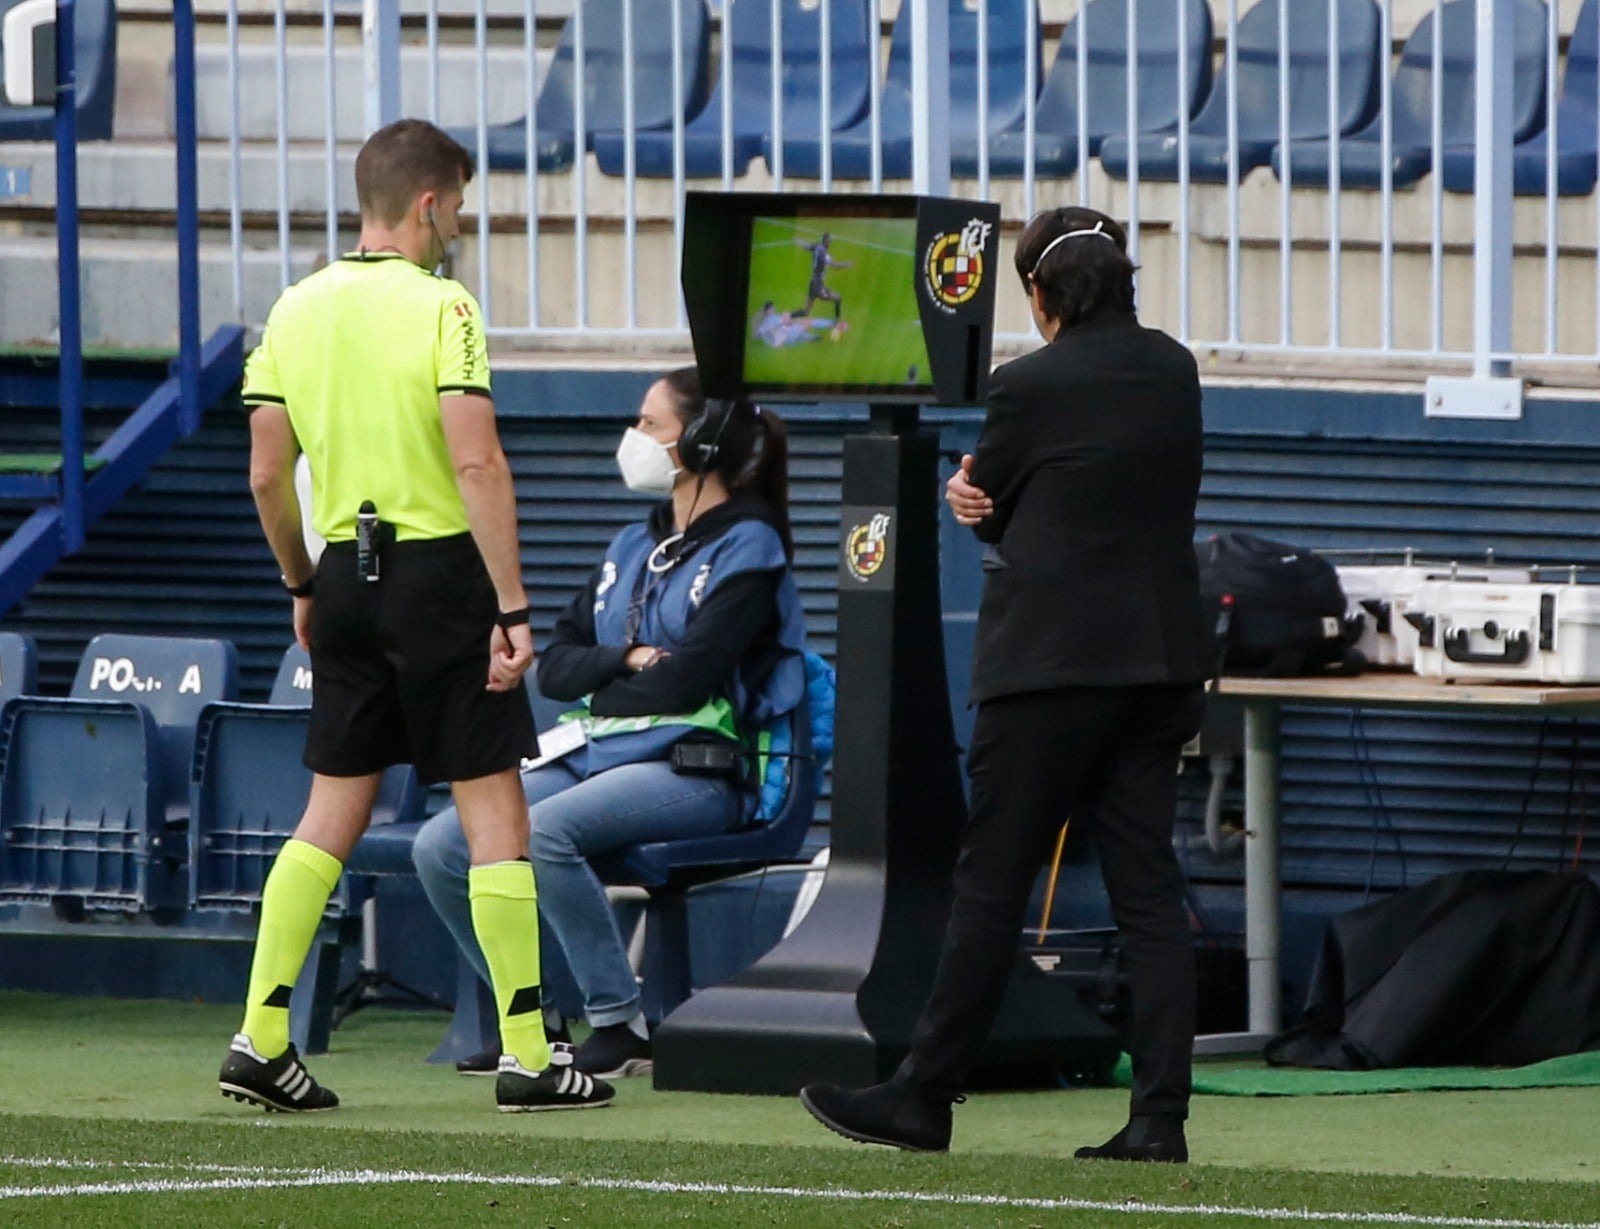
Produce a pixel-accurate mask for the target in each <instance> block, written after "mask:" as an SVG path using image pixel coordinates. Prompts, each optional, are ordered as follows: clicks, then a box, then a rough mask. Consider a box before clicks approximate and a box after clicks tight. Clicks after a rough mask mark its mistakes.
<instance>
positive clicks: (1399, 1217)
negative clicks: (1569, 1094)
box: [0, 1157, 1600, 1229]
mask: <svg viewBox="0 0 1600 1229" xmlns="http://www.w3.org/2000/svg"><path fill="white" fill-rule="evenodd" d="M8 1160H9V1163H13V1164H27V1163H30V1162H26V1161H22V1160H20V1159H8V1158H3V1157H0V1163H7V1162H8ZM31 1163H32V1164H34V1165H37V1166H39V1167H48V1168H80V1169H107V1168H121V1167H123V1165H124V1163H122V1162H109V1163H108V1162H94V1161H82V1162H78V1161H63V1160H56V1159H44V1160H39V1161H33V1162H31ZM129 1164H133V1163H129ZM146 1164H148V1165H149V1167H151V1168H162V1166H160V1165H159V1164H157V1163H146ZM168 1168H185V1169H201V1168H206V1167H203V1166H187V1165H184V1166H180V1165H176V1164H174V1165H172V1166H168ZM211 1168H212V1169H213V1170H224V1169H229V1168H230V1167H226V1166H214V1167H211ZM237 1168H238V1170H239V1171H240V1172H241V1173H259V1174H261V1175H263V1176H258V1177H244V1176H237V1177H219V1178H213V1179H207V1180H203V1181H196V1180H193V1179H185V1178H178V1179H155V1180H144V1181H128V1182H93V1183H79V1184H71V1185H68V1184H61V1185H55V1186H3V1187H0V1199H26V1198H63V1197H70V1196H82V1195H149V1194H193V1193H197V1192H204V1191H240V1190H272V1189H284V1190H287V1189H292V1188H304V1187H318V1186H398V1185H406V1184H414V1185H433V1186H526V1187H543V1188H549V1187H558V1186H566V1187H571V1188H573V1189H575V1190H608V1191H632V1192H638V1193H642V1194H653V1195H762V1196H768V1197H776V1198H785V1199H814V1200H828V1201H838V1202H865V1203H920V1204H930V1205H935V1206H944V1207H985V1208H1018V1209H1026V1210H1028V1211H1060V1212H1113V1213H1123V1214H1132V1215H1136V1216H1151V1215H1164V1216H1237V1217H1240V1218H1242V1219H1246V1220H1262V1221H1273V1222H1277V1223H1283V1222H1294V1223H1304V1224H1340V1225H1417V1226H1427V1227H1429V1229H1600V1222H1595V1221H1582V1222H1574V1221H1542V1220H1515V1219H1504V1218H1499V1217H1482V1216H1421V1215H1417V1214H1415V1213H1409V1212H1339V1211H1315V1210H1313V1209H1310V1208H1258V1207H1250V1206H1228V1205H1226V1204H1184V1203H1175V1204H1161V1203H1145V1202H1142V1201H1139V1200H1132V1199H1130V1200H1122V1201H1118V1202H1112V1201H1110V1200H1098V1199H1044V1198H1029V1197H1026V1196H1019V1195H963V1194H940V1193H937V1192H929V1191H887V1190H852V1189H849V1188H844V1187H820V1188H817V1187H803V1186H748V1185H744V1184H738V1183H726V1182H663V1181H659V1180H645V1179H638V1178H572V1179H568V1178H554V1177H544V1176H539V1175H530V1174H479V1173H448V1174H438V1173H432V1174H431V1173H422V1172H419V1171H416V1170H407V1169H401V1170H376V1169H352V1170H344V1169H308V1170H280V1171H273V1170H256V1169H250V1168H246V1167H243V1166H241V1167H237Z"/></svg>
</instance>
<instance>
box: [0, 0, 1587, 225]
mask: <svg viewBox="0 0 1600 1229" xmlns="http://www.w3.org/2000/svg"><path fill="white" fill-rule="evenodd" d="M1331 2H1332V8H1333V10H1334V12H1333V21H1332V22H1331V23H1330V11H1329V10H1330V0H1289V2H1288V4H1287V5H1286V7H1285V10H1284V15H1286V18H1287V20H1280V16H1281V15H1280V8H1279V2H1278V0H1259V2H1258V3H1257V4H1255V5H1254V7H1252V8H1251V9H1249V10H1248V11H1247V12H1246V13H1244V15H1243V16H1242V17H1241V18H1240V19H1239V22H1238V25H1237V28H1236V29H1235V30H1234V31H1233V33H1232V38H1231V41H1232V43H1233V50H1234V52H1235V53H1236V56H1237V62H1238V71H1237V79H1236V80H1237V87H1236V90H1235V91H1234V93H1235V95H1236V98H1230V96H1229V90H1228V88H1227V80H1226V78H1225V77H1224V76H1220V75H1219V76H1217V78H1216V87H1215V88H1214V89H1213V88H1212V86H1213V69H1212V20H1211V8H1210V6H1209V5H1208V4H1207V3H1206V2H1205V0H1090V2H1089V3H1088V4H1086V5H1085V6H1084V8H1083V10H1082V12H1081V13H1080V14H1079V15H1077V16H1075V17H1074V18H1073V19H1072V20H1071V21H1070V22H1069V23H1068V24H1067V26H1066V28H1065V30H1064V32H1063V34H1062V37H1061V41H1060V44H1059V46H1058V48H1057V52H1056V57H1055V60H1054V63H1053V65H1052V67H1051V69H1050V71H1049V72H1048V73H1047V74H1045V75H1044V78H1043V81H1042V83H1041V84H1040V89H1039V92H1038V95H1037V98H1036V109H1035V113H1034V128H1033V135H1032V141H1031V142H1030V141H1029V139H1028V135H1027V133H1026V131H1025V113H1024V109H1025V99H1026V80H1027V74H1026V72H1025V64H1026V60H1027V57H1028V55H1029V52H1030V48H1031V49H1032V54H1033V55H1034V56H1035V57H1036V58H1037V57H1038V55H1039V48H1040V31H1039V25H1038V20H1037V15H1036V12H1032V11H1030V6H1029V5H1028V3H1027V0H989V2H988V4H987V22H986V30H985V31H984V33H985V34H986V39H987V55H988V60H989V75H988V90H987V99H986V103H987V118H986V125H987V140H986V142H982V143H980V141H979V139H978V136H977V133H978V130H979V122H980V120H979V92H980V86H979V62H978V61H979V54H978V48H979V46H980V38H979V30H978V23H979V20H980V19H979V14H978V12H977V6H976V5H975V4H974V3H972V2H971V0H950V48H951V54H950V106H949V111H948V114H949V120H950V142H951V157H952V166H953V169H954V171H955V173H956V174H957V175H963V176H972V175H976V174H977V173H978V171H979V169H980V144H981V145H983V146H986V151H987V156H988V169H989V173H990V174H991V175H994V176H999V177H1010V176H1017V175H1021V174H1023V173H1024V172H1025V168H1026V167H1027V165H1028V163H1029V160H1030V159H1029V152H1030V149H1031V155H1032V157H1031V162H1032V165H1033V168H1034V170H1035V173H1036V174H1039V175H1042V176H1067V175H1071V174H1072V173H1074V172H1075V171H1076V170H1077V168H1078V167H1079V165H1080V164H1081V163H1082V161H1083V160H1084V157H1085V156H1095V155H1098V156H1099V158H1100V161H1101V165H1102V166H1103V167H1104V169H1105V170H1106V171H1107V172H1108V173H1109V174H1110V175H1112V176H1113V177H1115V178H1119V179H1124V178H1127V177H1128V176H1129V174H1130V172H1131V170H1132V168H1133V167H1134V165H1135V163H1136V165H1137V171H1138V175H1139V177H1140V178H1141V179H1147V180H1163V181H1168V182H1171V181H1176V180H1177V179H1178V178H1179V177H1180V172H1181V170H1182V167H1181V166H1180V160H1181V159H1182V157H1183V153H1184V150H1183V149H1182V147H1181V146H1180V141H1179V136H1178V132H1177V128H1178V124H1179V117H1180V115H1182V114H1187V115H1188V116H1189V117H1190V119H1191V124H1190V128H1189V133H1188V138H1187V170H1188V174H1189V177H1190V178H1191V179H1193V180H1195V181H1197V182H1213V183H1220V182H1224V181H1226V179H1227V176H1228V165H1229V153H1230V149H1236V150H1237V165H1238V173H1239V174H1240V175H1241V176H1243V175H1245V174H1246V173H1248V172H1249V171H1250V170H1252V169H1254V168H1256V167H1260V166H1266V165H1270V166H1271V167H1272V169H1273V171H1274V173H1275V174H1277V175H1278V176H1279V177H1280V178H1283V177H1284V176H1285V175H1287V176H1288V177H1289V178H1290V179H1291V180H1292V181H1299V182H1302V183H1304V182H1311V183H1317V182H1321V183H1326V182H1328V181H1329V175H1330V168H1331V167H1332V165H1333V164H1334V163H1335V157H1334V154H1335V148H1334V144H1333V142H1332V140H1331V139H1330V138H1331V137H1332V136H1333V134H1334V133H1335V132H1336V133H1337V134H1338V137H1339V141H1338V146H1337V160H1336V164H1337V170H1338V175H1339V180H1340V182H1341V183H1342V185H1343V186H1345V187H1347V188H1367V189H1375V188H1378V187H1379V186H1381V184H1382V181H1383V166H1384V161H1385V159H1384V151H1383V142H1384V139H1385V132H1386V129H1387V134H1388V139H1389V142H1390V147H1391V148H1390V151H1389V163H1390V174H1391V182H1392V183H1393V184H1394V185H1395V186H1396V187H1401V188H1403V187H1407V186H1410V185H1412V184H1414V183H1416V182H1417V181H1418V180H1419V179H1420V178H1422V176H1424V175H1425V174H1427V173H1428V172H1429V171H1430V170H1431V169H1432V167H1433V149H1432V123H1433V63H1434V39H1435V30H1434V27H1435V25H1436V24H1437V25H1438V27H1439V30H1438V37H1439V42H1440V67H1441V72H1440V85H1439V91H1440V103H1441V106H1440V112H1441V119H1442V128H1441V151H1440V171H1441V174H1442V179H1443V184H1444V187H1445V188H1446V190H1448V191H1452V192H1470V191H1471V190H1472V186H1473V177H1474V171H1475V166H1476V157H1475V152H1474V131H1473V125H1474V103H1473V88H1474V87H1473V79H1474V62H1475V50H1476V49H1475V42H1474V39H1475V28H1474V27H1475V21H1476V0H1449V3H1446V4H1444V5H1442V6H1440V7H1439V8H1438V9H1437V10H1435V11H1432V12H1429V13H1428V14H1427V15H1426V16H1424V18H1423V19H1422V21H1421V22H1420V23H1419V24H1418V25H1417V27H1416V29H1415V30H1414V31H1413V32H1412V33H1411V35H1410V37H1409V38H1407V40H1406V42H1405V45H1404V47H1403V49H1402V51H1401V56H1400V62H1399V65H1398V66H1397V68H1396V69H1395V73H1394V77H1393V81H1392V88H1391V97H1392V100H1393V105H1392V114H1391V116H1390V117H1389V119H1388V121H1387V124H1386V123H1385V120H1384V118H1383V117H1381V116H1379V114H1378V105H1379V98H1380V85H1381V74H1382V73H1383V72H1384V71H1385V68H1386V64H1387V56H1386V54H1385V48H1384V47H1383V46H1382V45H1381V42H1380V37H1379V36H1380V33H1381V31H1380V22H1379V18H1378V9H1377V6H1376V5H1375V4H1374V3H1373V0H1331ZM16 3H18V0H0V16H3V14H4V13H5V12H6V11H7V10H9V9H10V8H12V7H14V6H15V4H16ZM777 3H778V6H779V10H780V23H779V25H780V29H779V32H778V33H779V46H780V48H781V56H780V58H781V61H782V63H783V65H784V71H783V73H782V80H781V87H780V89H781V105H782V132H783V134H784V135H783V139H782V140H781V141H780V140H778V139H777V138H776V136H775V125H774V123H773V119H772V115H773V108H772V102H773V83H772V62H773V56H772V42H773V23H772V17H771V0H732V3H731V4H730V5H729V8H728V14H729V16H728V37H729V40H730V46H729V55H728V61H727V62H728V63H729V71H728V73H727V75H726V76H725V77H724V78H723V79H721V80H718V81H717V82H716V84H715V86H714V87H713V85H712V76H713V70H714V68H715V66H716V65H717V64H719V63H722V62H723V60H722V57H721V56H720V55H714V54H713V51H712V37H711V22H710V17H709V14H708V11H707V9H706V7H705V5H704V3H703V2H702V0H585V2H584V4H583V6H582V13H583V19H584V20H583V26H584V54H583V70H582V77H583V83H584V88H583V95H584V116H583V123H582V128H583V132H584V144H585V148H586V149H587V150H591V151H593V153H594V154H595V157H596V160H597V162H598V163H599V166H600V169H601V170H602V171H603V172H605V173H606V174H609V175H622V174H624V173H625V172H626V170H627V168H628V165H629V163H630V161H631V163H632V167H633V171H634V173H635V174H637V175H641V176H646V177H670V176H672V175H673V174H674V172H675V169H676V168H675V160H676V155H675V151H674V138H673V132H672V127H673V124H674V122H675V120H676V119H677V117H679V116H681V117H682V118H683V121H684V131H683V170H684V173H685V174H686V175H688V176H690V177H713V176H719V175H721V174H722V173H723V171H724V164H725V161H726V167H727V169H728V171H729V172H730V173H731V174H733V175H736V176H737V175H742V174H744V173H745V172H746V170H747V169H748V168H749V165H750V162H751V161H752V160H753V159H754V158H756V157H757V156H758V155H759V156H761V157H763V158H764V159H765V161H766V162H767V164H768V166H769V167H770V168H772V169H773V170H776V169H777V167H778V165H779V164H780V161H781V165H782V169H783V171H784V173H785V174H787V175H793V176H798V177H802V178H817V177H819V176H820V175H821V173H822V169H823V162H824V153H825V151H824V147H823V142H822V141H821V139H820V133H821V131H822V129H823V124H824V120H823V108H822V99H823V96H824V90H823V78H824V67H823V66H824V59H825V57H824V55H823V44H824V39H823V18H822V14H823V8H824V5H823V4H822V3H818V0H777ZM1512 3H1513V4H1514V6H1515V28H1516V47H1515V68H1514V74H1513V100H1512V127H1513V131H1514V133H1515V140H1516V148H1515V151H1514V162H1513V168H1514V169H1513V176H1514V182H1515V188H1516V191H1517V192H1518V193H1521V194H1530V195H1538V194H1543V193H1544V192H1545V191H1546V189H1547V185H1548V183H1549V181H1550V177H1551V176H1552V174H1553V178H1554V183H1555V187H1556V190H1557V191H1558V192H1559V193H1560V194H1561V195H1579V196H1582V195H1587V194H1588V193H1589V192H1590V191H1592V190H1593V188H1594V184H1595V182H1596V173H1597V165H1600V88H1597V82H1600V72H1597V63H1600V28H1597V23H1600V0H1584V3H1583V6H1582V8H1581V10H1580V11H1579V14H1578V19H1577V24H1576V27H1575V29H1574V31H1573V34H1572V38H1571V42H1570V49H1569V51H1568V54H1567V57H1566V73H1565V78H1564V80H1563V82H1562V88H1561V92H1560V95H1559V102H1558V105H1557V108H1556V111H1555V113H1554V115H1549V114H1547V111H1548V108H1547V105H1546V103H1547V89H1546V84H1547V83H1546V72H1547V60H1548V57H1547V54H1546V39H1547V23H1546V10H1545V7H1544V5H1543V4H1542V3H1539V0H1512ZM1130 5H1131V6H1132V8H1133V10H1134V19H1135V24H1136V28H1137V35H1136V44H1135V47H1134V50H1133V59H1134V61H1135V63H1136V66H1137V93H1136V97H1135V99H1134V103H1133V129H1134V136H1133V139H1132V140H1131V141H1130V139H1129V135H1128V129H1129V102H1128V86H1129V74H1128V59H1129V44H1128V11H1129V7H1130ZM1180 6H1181V8H1182V9H1183V11H1184V13H1185V20H1184V23H1183V24H1184V27H1185V29H1184V37H1183V39H1182V42H1181V45H1180V40H1179V22H1178V19H1177V14H1178V11H1179V7H1180ZM826 8H827V16H828V21H827V25H828V38H827V44H828V46H829V47H830V48H831V56H829V57H826V58H827V77H828V82H829V88H828V90H827V91H826V94H827V97H828V99H829V100H830V105H829V108H828V116H827V124H828V126H829V127H830V128H831V130H832V139H831V140H830V141H829V142H828V148H827V150H826V156H827V159H828V161H829V164H830V167H831V171H832V173H833V174H834V175H835V176H838V177H840V178H844V179H865V178H868V177H870V175H871V173H872V154H873V145H874V142H873V128H872V120H871V117H870V115H869V113H868V112H869V105H870V98H871V83H870V81H869V80H868V73H869V71H871V67H872V66H873V65H875V64H876V63H877V57H876V54H875V52H876V46H877V44H876V39H877V25H876V5H875V3H873V2H872V0H826ZM625 9H629V10H631V13H632V17H633V21H632V24H633V30H632V43H633V54H634V69H633V73H632V81H631V85H632V96H633V104H634V116H633V124H634V136H633V140H632V142H631V143H630V142H629V141H628V139H627V137H626V135H625V132H624V129H625V126H626V123H627V116H626V107H625V96H626V94H627V92H628V85H629V81H628V73H627V71H626V69H625V67H624V65H625V61H624V56H623V50H624V48H623V43H624V30H625V23H624V20H623V14H624V11H625ZM674 16H675V17H676V24H677V27H678V29H677V40H678V46H679V49H680V54H679V59H678V63H677V66H676V68H677V71H676V78H675V74H674V67H675V66H674V57H673V38H674V33H673V24H674V22H673V18H674ZM909 26H910V23H909V22H908V21H903V20H902V21H897V22H896V24H895V28H894V33H893V37H892V39H891V45H890V52H889V65H888V71H887V75H886V77H885V79H884V82H883V88H882V91H881V98H880V110H879V119H878V124H879V135H878V142H877V146H878V149H879V151H880V169H881V173H882V175H883V176H884V177H885V178H889V179H903V178H906V177H908V176H909V175H910V173H911V114H912V108H911V45H910V34H909ZM1330 26H1336V29H1337V40H1338V42H1337V52H1336V55H1335V56H1334V58H1333V59H1334V65H1335V66H1336V67H1335V68H1334V69H1333V70H1332V71H1330V58H1329V54H1328V48H1329V37H1330ZM577 29H578V23H577V21H575V20H573V21H569V22H568V23H567V26H566V28H565V30H564V32H563V35H562V37H561V41H560V44H559V46H558V48H557V50H556V54H555V58H554V62H553V64H552V66H551V69H550V71H549V72H548V73H547V74H546V78H545V81H544V84H543V86H542V88H541V90H540V93H539V96H538V100H537V105H536V110H535V115H536V116H537V118H538V125H537V128H536V129H535V130H534V131H533V132H531V133H530V132H529V131H528V124H527V122H526V117H524V118H523V119H521V120H516V121H513V122H511V123H508V124H499V125H495V126H492V127H491V128H490V129H489V130H488V135H487V144H486V146H485V148H484V150H483V155H484V159H485V161H486V162H487V164H488V166H489V167H490V168H491V169H495V170H510V171H519V170H525V169H526V167H527V165H528V160H529V157H530V154H531V156H532V158H533V160H534V162H535V163H536V165H537V166H538V169H539V170H541V171H544V172H554V171H561V170H565V169H567V168H570V167H571V166H572V164H573V162H574V161H575V158H576V153H577V150H576V146H575V143H574V140H573V134H574V120H573V113H574V81H575V79H576V76H577V72H576V60H577V56H576V49H577ZM1080 39H1082V40H1084V41H1085V42H1086V46H1087V48H1088V52H1087V55H1086V57H1085V61H1086V62H1085V66H1084V67H1085V74H1084V75H1085V82H1084V85H1085V88H1084V91H1083V97H1084V98H1086V99H1087V107H1086V114H1085V115H1084V116H1083V117H1082V132H1081V134H1080V117H1079V116H1078V106H1077V102H1078V98H1079V88H1078V87H1079V81H1078V68H1079V65H1078V51H1077V48H1078V43H1079V41H1080ZM76 43H77V48H78V83H79V84H78V98H79V108H78V109H79V116H78V122H79V131H80V136H81V137H83V138H84V139H107V138H109V137H110V136H111V133H112V101H113V96H114V94H115V88H116V7H115V3H114V0H80V2H79V4H78V5H77V38H76ZM1280 59H1286V62H1287V66H1288V88H1287V90H1283V89H1281V88H1280ZM1036 62H1037V61H1036ZM1180 63H1181V64H1182V66H1183V67H1182V70H1181V71H1180V67H1179V66H1180ZM1180 82H1181V83H1182V84H1184V85H1185V86H1186V87H1187V88H1186V89H1184V90H1183V91H1182V97H1180V96H1179V95H1180ZM1330 95H1331V96H1333V97H1334V99H1335V104H1336V105H1335V107H1334V119H1333V120H1332V121H1330V109H1329V98H1330ZM1285 96H1286V102H1287V116H1286V117H1285V116H1284V115H1283V114H1282V106H1281V101H1280V100H1284V99H1285ZM724 111H726V112H727V115H728V120H729V125H730V138H729V140H728V141H727V142H726V143H725V142H724V140H723V120H724ZM1230 122H1234V123H1236V125H1237V137H1236V140H1232V141H1230V138H1229V126H1230ZM52 133H53V128H52V119H51V114H50V111H49V109H48V108H43V107H30V108H17V107H10V106H7V105H6V104H5V103H4V102H3V101H0V140H50V139H52ZM1285 133H1286V134H1287V136H1288V142H1287V145H1285V144H1284V143H1283V139H1282V138H1283V136H1284V134H1285ZM456 135H457V136H458V137H460V138H461V139H462V140H463V141H464V142H465V143H466V144H467V145H468V146H469V147H471V148H476V146H477V133H476V131H475V130H461V131H458V132H457V134H456ZM1080 135H1081V136H1083V137H1084V138H1086V141H1087V149H1086V150H1084V151H1080V150H1079V148H1078V145H1079V140H1080ZM725 146H726V148H725Z"/></svg>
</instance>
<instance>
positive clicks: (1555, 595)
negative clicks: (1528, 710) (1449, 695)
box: [1411, 581, 1600, 683]
mask: <svg viewBox="0 0 1600 1229" xmlns="http://www.w3.org/2000/svg"><path fill="white" fill-rule="evenodd" d="M1411 615H1412V622H1413V623H1414V624H1416V625H1417V626H1416V631H1417V634H1418V640H1417V656H1416V672H1417V673H1418V674H1421V675H1426V676H1429V677H1432V678H1445V679H1474V678H1477V679H1520V680H1523V681H1525V682H1539V683H1594V682H1600V585H1584V584H1575V583H1572V584H1538V583H1528V584H1500V583H1495V582H1487V583H1484V582H1471V581H1428V582H1425V583H1424V585H1423V586H1422V587H1421V589H1420V590H1419V591H1418V593H1417V594H1416V595H1415V597H1414V599H1413V605H1412V610H1411Z"/></svg>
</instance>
